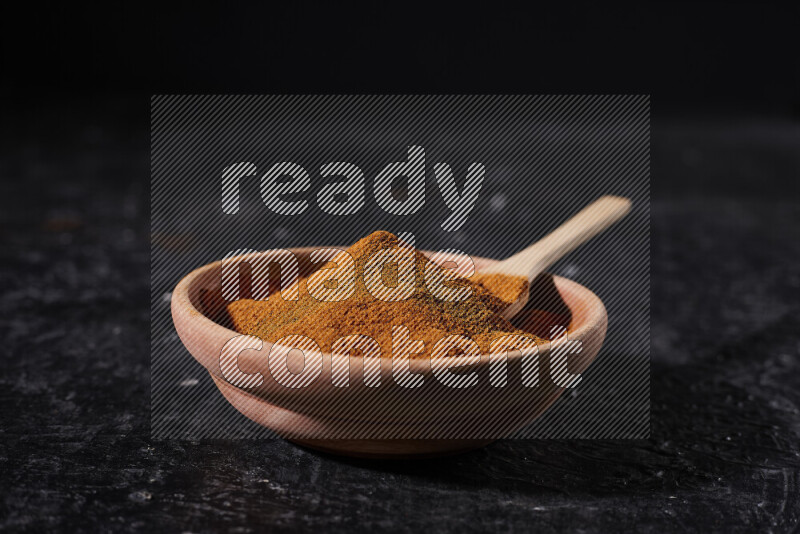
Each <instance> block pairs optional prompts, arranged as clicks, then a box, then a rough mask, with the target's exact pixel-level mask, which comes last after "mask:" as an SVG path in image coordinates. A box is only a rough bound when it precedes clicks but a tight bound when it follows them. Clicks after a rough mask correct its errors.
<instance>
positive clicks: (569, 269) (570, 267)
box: [563, 263, 580, 278]
mask: <svg viewBox="0 0 800 534" xmlns="http://www.w3.org/2000/svg"><path fill="white" fill-rule="evenodd" d="M579 272H580V268H579V267H578V266H577V265H575V264H574V263H569V264H567V265H566V266H565V267H564V270H563V273H564V276H565V277H567V278H572V277H573V276H575V275H576V274H578V273H579Z"/></svg>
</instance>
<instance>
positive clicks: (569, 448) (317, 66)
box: [0, 2, 800, 532]
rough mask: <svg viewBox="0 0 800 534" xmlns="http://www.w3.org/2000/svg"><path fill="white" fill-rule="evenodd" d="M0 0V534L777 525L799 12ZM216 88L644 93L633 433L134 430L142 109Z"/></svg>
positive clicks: (144, 157) (773, 8)
mask: <svg viewBox="0 0 800 534" xmlns="http://www.w3.org/2000/svg"><path fill="white" fill-rule="evenodd" d="M498 7H499V6H498ZM3 9H4V10H5V13H3V15H2V17H0V20H1V21H2V22H0V24H2V32H1V35H0V38H2V66H1V67H2V71H1V72H0V90H1V91H2V96H3V99H2V104H0V109H1V110H2V115H0V177H2V181H1V182H0V239H1V240H2V246H1V247H0V265H2V268H0V287H1V288H2V290H3V291H2V294H0V331H1V332H2V336H3V339H4V341H5V343H4V348H3V356H4V360H3V366H2V369H0V386H2V387H0V417H2V419H1V421H2V424H1V425H0V429H2V433H0V487H2V488H3V489H2V501H0V528H5V529H8V530H12V531H15V530H28V531H42V530H44V529H48V530H56V531H89V532H94V531H98V530H102V529H108V530H114V531H117V530H129V531H142V530H149V531H154V530H166V531H176V530H185V531H193V532H197V531H212V530H227V529H238V530H239V531H250V530H253V531H259V530H264V529H266V528H267V527H270V526H271V527H272V528H273V529H278V530H287V531H290V530H298V529H300V530H309V529H317V530H320V529H321V530H350V531H352V530H375V529H378V528H381V529H390V530H403V531H419V530H420V529H423V528H429V529H431V530H439V531H458V532H463V531H467V530H500V531H510V530H530V529H534V528H537V529H540V530H544V531H559V530H565V529H583V530H586V531H601V532H602V531H615V530H620V529H623V528H625V529H631V528H635V529H637V530H643V531H654V530H659V531H663V530H693V531H702V532H706V531H709V530H717V531H733V530H768V529H770V530H774V531H779V532H788V531H792V530H795V529H796V528H797V525H798V521H800V505H798V502H800V479H799V477H798V473H800V452H798V451H800V409H799V408H798V407H799V406H800V393H798V388H797V384H798V380H797V373H798V371H800V354H799V353H800V345H798V341H797V332H798V331H800V304H799V303H800V276H799V275H798V269H797V265H798V264H799V263H800V239H798V238H799V237H800V235H798V234H799V233H800V232H798V228H800V207H799V206H800V204H799V203H798V200H800V197H799V195H798V181H799V179H800V172H799V171H800V141H799V139H800V136H799V132H800V130H799V124H800V123H799V121H800V84H798V73H799V72H800V69H798V60H797V53H796V52H797V49H798V46H797V40H798V39H797V30H796V28H797V26H798V22H799V19H800V17H798V7H797V6H796V5H787V4H777V3H776V4H762V3H759V4H756V3H748V4H738V3H737V4H731V3H696V2H694V3H657V4H650V3H643V2H642V3H637V4H631V5H625V6H607V5H602V4H585V5H582V4H558V5H546V6H535V5H531V6H528V7H526V8H525V9H524V10H522V9H521V8H516V9H512V8H510V7H508V8H505V9H506V10H505V11H500V10H495V11H493V12H491V13H489V12H488V11H487V9H486V7H485V6H480V9H478V8H468V7H458V8H454V9H453V10H451V11H448V12H436V11H434V10H433V9H432V8H431V7H430V6H425V5H423V6H410V5H405V4H403V5H397V6H391V7H383V8H377V7H368V8H363V9H357V8H355V7H342V6H341V5H338V4H337V5H329V6H327V7H320V6H317V7H309V6H303V7H300V6H298V7H285V6H284V7H281V6H274V5H268V4H264V5H263V6H262V7H260V8H256V9H246V10H245V9H242V8H239V7H236V6H233V5H226V6H220V7H218V8H216V9H203V10H200V8H199V7H198V6H197V5H196V4H193V3H185V4H183V5H180V6H178V7H168V6H165V5H158V6H154V7H152V8H150V9H145V8H144V7H143V6H142V5H141V4H139V3H123V4H116V5H113V6H112V5H108V6H100V7H98V6H92V7H80V6H74V5H69V6H40V5H33V4H25V5H16V6H14V9H13V10H12V9H11V8H10V7H8V6H6V7H4V8H3ZM217 92H219V93H283V92H292V93H294V92H299V93H329V92H330V93H409V92H410V93H633V94H640V93H646V94H651V95H652V112H653V114H652V126H653V134H652V176H653V178H652V192H653V195H652V207H651V218H652V273H651V275H652V331H651V334H652V344H651V349H652V373H651V377H652V386H651V399H652V402H651V405H652V414H651V422H652V428H651V436H652V438H651V439H650V440H647V441H643V442H593V441H586V442H574V441H506V442H499V443H496V444H494V445H492V446H490V447H487V448H486V449H483V450H481V451H477V452H475V453H471V454H468V455H464V456H459V457H455V458H450V459H443V460H438V461H433V462H431V461H428V462H395V463H389V462H367V461H352V460H343V459H339V458H333V457H329V456H324V455H319V454H316V453H312V452H309V451H305V450H303V449H299V448H296V447H294V446H292V445H289V444H287V443H284V442H281V441H257V440H256V441H231V442H214V441H202V442H190V441H167V442H159V441H152V440H151V439H150V437H149V436H150V427H149V393H150V390H149V350H150V348H149V343H148V337H149V336H148V333H149V313H148V305H149V301H148V289H149V211H148V206H149V200H148V195H149V193H148V189H149V155H148V153H149V115H148V113H149V97H150V95H151V94H157V93H217Z"/></svg>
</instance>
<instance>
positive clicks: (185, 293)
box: [171, 245, 608, 361]
mask: <svg viewBox="0 0 800 534" xmlns="http://www.w3.org/2000/svg"><path fill="white" fill-rule="evenodd" d="M321 248H338V249H340V250H346V249H347V247H341V246H323V245H320V246H312V247H288V248H285V249H267V250H261V251H257V252H249V253H246V254H240V255H237V256H232V257H231V258H227V260H230V259H234V258H240V257H257V256H260V255H263V254H268V253H270V252H272V251H274V250H288V251H289V252H292V253H293V254H295V255H298V256H303V255H307V254H308V253H310V252H311V251H314V250H318V249H321ZM418 250H419V251H420V252H422V253H423V254H425V255H426V256H429V255H430V254H432V253H434V251H429V250H421V249H418ZM470 257H471V258H473V260H478V261H479V262H481V263H485V264H486V265H487V266H488V265H491V264H492V263H499V261H500V260H496V259H492V258H485V257H481V256H472V255H470ZM223 261H224V260H217V261H213V262H211V263H208V264H206V265H203V266H201V267H198V268H197V269H194V270H193V271H191V272H190V273H189V274H187V275H186V276H184V277H183V278H182V279H181V280H180V281H179V282H178V284H177V285H176V286H175V289H174V290H173V292H172V299H171V307H172V308H173V309H175V308H176V307H177V308H179V309H182V310H184V311H186V312H188V313H187V315H189V316H191V317H192V318H193V319H194V320H195V321H198V323H199V325H198V326H202V328H203V329H204V330H205V329H206V328H208V329H212V330H215V331H216V332H217V333H219V334H224V335H226V336H229V337H236V336H241V335H244V334H242V333H241V332H237V331H236V330H232V329H230V328H228V327H226V326H223V325H221V324H219V323H217V322H216V321H214V320H212V319H210V318H209V317H207V316H206V315H205V314H204V313H203V312H202V311H200V310H198V309H197V308H196V307H195V306H194V304H192V301H191V298H190V297H189V292H190V290H191V288H192V287H193V286H192V284H193V283H194V282H195V281H196V280H198V279H200V278H201V277H203V276H205V275H206V273H208V272H209V271H212V270H214V269H218V268H221V266H222V262H223ZM478 272H479V271H478ZM544 274H547V275H549V276H552V278H553V282H554V284H555V285H556V288H557V289H559V290H560V289H562V288H563V289H568V290H571V291H573V292H574V293H577V294H579V295H581V297H582V300H585V301H586V304H587V308H588V309H589V310H590V314H589V315H588V317H587V318H586V320H585V321H584V322H583V324H580V325H579V326H578V327H577V328H575V329H569V328H568V330H567V333H568V335H569V336H568V338H569V339H570V340H574V339H584V338H585V337H586V335H587V334H589V333H590V332H592V331H593V330H595V329H596V328H598V326H600V325H601V324H602V323H603V322H604V321H606V320H607V317H608V315H607V311H606V308H605V305H604V304H603V301H602V300H601V299H600V297H598V296H597V295H596V294H595V293H594V292H592V291H591V290H590V289H588V288H587V287H585V286H583V285H581V284H579V283H578V282H575V281H573V280H570V279H568V278H564V277H563V276H557V275H554V274H551V273H544ZM571 309H572V308H571ZM566 340H567V338H566V337H562V338H559V339H558V340H556V341H555V342H553V341H550V340H545V343H543V344H539V350H540V351H548V350H552V349H553V348H555V347H558V346H559V345H560V344H561V343H562V342H564V341H566ZM262 341H263V343H264V345H265V346H266V345H269V346H272V345H274V343H269V342H267V341H264V340H262ZM322 354H323V356H330V353H327V352H324V351H322ZM481 356H482V357H483V356H488V355H487V354H481ZM461 357H462V356H460V355H458V356H452V358H453V361H457V360H458V358H461ZM381 358H391V356H390V355H383V354H381ZM517 358H521V353H520V351H513V353H512V354H509V355H508V359H509V361H511V360H512V359H517Z"/></svg>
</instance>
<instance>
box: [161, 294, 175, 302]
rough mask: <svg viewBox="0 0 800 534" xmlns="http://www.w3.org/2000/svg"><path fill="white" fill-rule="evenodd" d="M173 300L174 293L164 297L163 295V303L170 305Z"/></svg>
mask: <svg viewBox="0 0 800 534" xmlns="http://www.w3.org/2000/svg"><path fill="white" fill-rule="evenodd" d="M171 300H172V293H164V294H163V295H161V301H162V302H166V303H167V304H169V303H170V301H171Z"/></svg>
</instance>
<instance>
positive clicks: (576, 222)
mask: <svg viewBox="0 0 800 534" xmlns="http://www.w3.org/2000/svg"><path fill="white" fill-rule="evenodd" d="M630 209H631V201H630V200H628V199H627V198H623V197H615V196H604V197H601V198H599V199H597V200H595V201H594V202H592V203H591V204H589V205H588V206H586V207H585V208H583V209H582V210H581V211H579V212H578V213H576V214H575V215H574V216H572V218H570V219H569V220H568V221H566V222H565V223H564V224H562V225H561V226H559V227H558V228H556V229H555V230H553V231H552V232H551V233H550V234H548V235H547V236H546V237H544V238H543V239H541V240H540V241H537V242H536V243H534V244H533V245H531V246H529V247H528V248H526V249H524V250H521V251H520V252H517V253H516V254H514V255H513V256H511V257H509V258H507V259H505V260H503V261H502V262H500V263H499V264H497V265H496V266H495V267H494V268H492V269H491V270H492V271H496V272H502V273H505V274H514V275H517V276H527V277H528V280H529V281H533V279H534V278H536V277H537V276H538V275H539V273H541V272H542V271H544V270H545V269H547V268H548V267H550V266H551V265H553V264H554V263H555V262H557V261H558V260H560V259H561V258H563V257H564V256H566V255H567V254H569V253H570V252H572V251H573V250H575V249H576V248H578V247H579V246H580V245H582V244H584V243H585V242H587V241H589V240H590V239H591V238H593V237H594V236H596V235H597V234H599V233H600V232H602V231H603V230H605V229H606V228H608V227H609V226H611V225H612V224H614V223H615V222H617V221H618V220H620V219H621V218H622V217H624V216H625V215H626V214H627V213H628V212H629V211H630Z"/></svg>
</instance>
